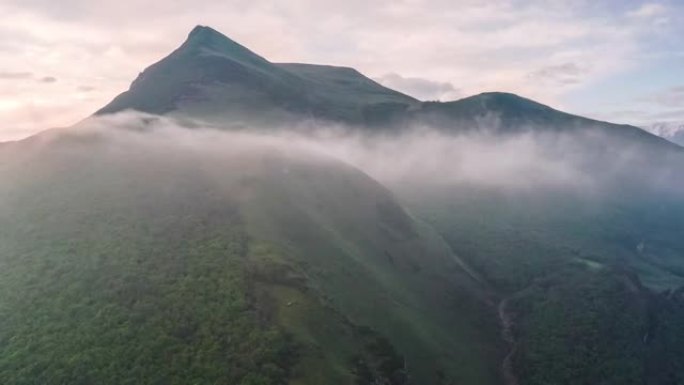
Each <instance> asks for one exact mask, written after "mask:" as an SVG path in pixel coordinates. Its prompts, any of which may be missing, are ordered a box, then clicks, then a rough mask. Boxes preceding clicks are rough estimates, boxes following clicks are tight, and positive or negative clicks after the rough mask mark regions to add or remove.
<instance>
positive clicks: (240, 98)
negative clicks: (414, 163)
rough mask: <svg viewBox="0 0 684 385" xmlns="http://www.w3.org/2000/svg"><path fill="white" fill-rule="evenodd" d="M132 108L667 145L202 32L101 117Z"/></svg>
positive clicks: (525, 103)
mask: <svg viewBox="0 0 684 385" xmlns="http://www.w3.org/2000/svg"><path fill="white" fill-rule="evenodd" d="M127 109H132V110H137V111H141V112H146V113H153V114H171V115H172V116H185V117H188V116H190V117H193V118H197V119H200V120H203V121H207V122H210V123H219V125H220V126H223V127H225V126H226V124H227V123H228V122H230V123H232V124H233V126H235V127H241V126H242V125H243V124H251V125H255V124H256V125H266V126H273V125H283V123H284V122H290V123H297V122H301V121H302V119H314V120H318V121H321V122H338V123H345V124H348V125H351V126H362V127H385V128H389V129H391V130H397V129H398V128H402V129H407V128H411V127H414V126H416V125H421V126H427V127H431V128H434V129H438V130H443V131H447V132H454V131H456V132H463V131H472V130H480V129H483V128H484V129H486V130H489V131H496V132H499V131H500V132H512V133H520V132H527V131H540V130H541V131H555V132H565V131H575V130H580V129H581V130H587V129H589V130H592V131H599V132H603V133H606V134H608V135H611V136H616V137H620V138H623V139H624V140H627V141H628V142H635V141H642V142H644V143H649V142H650V143H655V144H656V145H658V144H664V141H662V140H660V139H659V138H657V137H656V136H654V135H652V134H650V133H648V132H646V131H644V130H642V129H640V128H637V127H634V126H628V125H616V124H611V123H607V122H601V121H596V120H591V119H587V118H583V117H580V116H575V115H571V114H568V113H564V112H561V111H558V110H555V109H553V108H551V107H548V106H545V105H542V104H540V103H537V102H534V101H532V100H529V99H526V98H523V97H520V96H517V95H514V94H510V93H502V92H490V93H483V94H480V95H475V96H471V97H467V98H463V99H461V100H457V101H452V102H446V103H442V102H421V101H418V100H416V99H414V98H412V97H410V96H407V95H404V94H401V93H399V92H397V91H394V90H391V89H389V88H386V87H383V86H382V85H380V84H378V83H377V82H375V81H373V80H371V79H370V78H368V77H366V76H364V75H362V74H361V73H359V72H358V71H356V70H354V69H352V68H345V67H335V66H328V65H313V64H297V63H271V62H269V61H268V60H266V59H264V58H263V57H261V56H259V55H257V54H255V53H253V52H252V51H250V50H249V49H247V48H245V47H243V46H241V45H240V44H238V43H236V42H234V41H232V40H231V39H229V38H228V37H226V36H225V35H223V34H221V33H220V32H218V31H216V30H214V29H212V28H209V27H205V26H197V27H195V28H194V29H193V30H192V31H191V32H190V34H189V35H188V38H187V40H186V41H185V42H184V43H183V44H182V45H181V46H180V47H179V48H178V49H176V50H175V51H174V52H172V53H171V54H170V55H169V56H167V57H166V58H164V59H162V60H160V61H159V62H157V63H155V64H153V65H152V66H150V67H148V68H147V69H145V70H144V71H143V72H142V73H141V74H140V75H139V76H138V78H137V79H136V80H135V81H134V82H133V83H132V84H131V87H130V89H129V90H128V91H126V92H124V93H122V94H121V95H119V96H117V97H116V98H115V99H114V100H113V101H112V102H110V103H109V104H107V105H106V106H105V107H103V108H102V109H100V110H99V111H97V113H96V115H104V114H109V113H114V112H118V111H123V110H127Z"/></svg>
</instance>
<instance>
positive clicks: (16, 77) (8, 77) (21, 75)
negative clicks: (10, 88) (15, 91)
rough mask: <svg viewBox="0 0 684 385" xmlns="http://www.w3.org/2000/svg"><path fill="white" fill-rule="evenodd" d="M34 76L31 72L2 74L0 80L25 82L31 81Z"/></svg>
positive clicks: (0, 73)
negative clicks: (24, 80)
mask: <svg viewBox="0 0 684 385" xmlns="http://www.w3.org/2000/svg"><path fill="white" fill-rule="evenodd" d="M32 77H33V74H32V73H31V72H0V80H2V79H4V80H23V79H31V78H32Z"/></svg>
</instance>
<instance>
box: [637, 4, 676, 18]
mask: <svg viewBox="0 0 684 385" xmlns="http://www.w3.org/2000/svg"><path fill="white" fill-rule="evenodd" d="M666 13H667V7H665V5H663V4H660V3H645V4H642V5H641V6H639V7H638V8H637V9H635V10H633V11H630V12H629V13H628V15H629V16H631V17H638V18H653V17H656V16H662V15H664V14H666Z"/></svg>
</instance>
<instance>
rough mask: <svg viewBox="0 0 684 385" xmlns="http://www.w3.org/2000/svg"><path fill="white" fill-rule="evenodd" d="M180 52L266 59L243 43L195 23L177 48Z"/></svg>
mask: <svg viewBox="0 0 684 385" xmlns="http://www.w3.org/2000/svg"><path fill="white" fill-rule="evenodd" d="M179 51H180V52H183V53H190V54H191V55H194V54H199V53H207V52H209V53H211V54H214V55H220V56H224V57H228V58H230V59H232V60H237V61H244V62H250V63H261V64H263V63H266V62H267V61H266V59H264V58H262V57H261V56H259V55H257V54H255V53H254V52H252V51H250V50H249V49H248V48H246V47H245V46H243V45H240V44H238V43H237V42H235V41H234V40H232V39H230V38H229V37H228V36H226V35H224V34H222V33H221V32H219V31H217V30H215V29H213V28H211V27H207V26H204V25H197V26H196V27H195V28H193V29H192V31H190V33H189V34H188V38H187V39H186V40H185V42H184V43H183V45H181V46H180V48H179Z"/></svg>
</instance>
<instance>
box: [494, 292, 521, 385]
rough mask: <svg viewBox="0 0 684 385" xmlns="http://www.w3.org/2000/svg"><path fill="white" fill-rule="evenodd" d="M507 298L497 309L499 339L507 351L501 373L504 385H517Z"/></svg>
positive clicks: (514, 342)
mask: <svg viewBox="0 0 684 385" xmlns="http://www.w3.org/2000/svg"><path fill="white" fill-rule="evenodd" d="M508 300H509V299H508V298H505V299H502V300H501V301H500V302H499V306H498V307H497V310H498V314H499V323H500V324H501V338H503V340H504V341H505V342H506V344H508V346H509V351H508V354H506V357H505V358H504V360H503V362H502V363H501V373H502V375H503V379H504V384H505V385H518V379H517V377H516V376H515V373H514V372H513V356H515V353H516V351H517V349H518V346H517V343H516V341H515V337H513V319H512V317H511V314H510V313H509V312H508V310H507V308H508Z"/></svg>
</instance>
